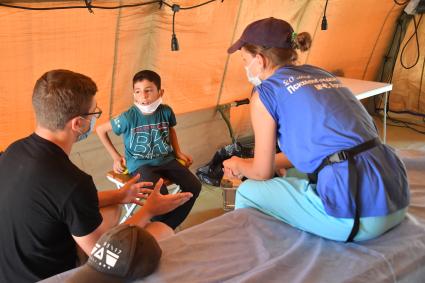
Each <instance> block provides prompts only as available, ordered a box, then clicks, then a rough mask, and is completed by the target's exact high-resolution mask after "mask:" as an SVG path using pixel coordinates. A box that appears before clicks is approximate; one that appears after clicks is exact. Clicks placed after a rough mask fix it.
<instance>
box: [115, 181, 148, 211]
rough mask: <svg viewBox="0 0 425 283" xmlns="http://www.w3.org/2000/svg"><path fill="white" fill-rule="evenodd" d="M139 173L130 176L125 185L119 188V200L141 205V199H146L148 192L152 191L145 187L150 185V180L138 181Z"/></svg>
mask: <svg viewBox="0 0 425 283" xmlns="http://www.w3.org/2000/svg"><path fill="white" fill-rule="evenodd" d="M139 178H140V174H137V175H136V176H134V177H133V178H131V179H130V180H129V181H128V182H127V183H125V185H124V186H123V187H122V188H121V189H120V190H119V191H120V193H121V194H122V199H121V202H120V203H122V204H125V203H135V204H137V205H143V202H142V201H141V199H146V198H147V197H148V196H149V194H150V193H151V192H152V189H147V188H146V187H152V186H153V183H152V182H139V183H136V182H137V180H139Z"/></svg>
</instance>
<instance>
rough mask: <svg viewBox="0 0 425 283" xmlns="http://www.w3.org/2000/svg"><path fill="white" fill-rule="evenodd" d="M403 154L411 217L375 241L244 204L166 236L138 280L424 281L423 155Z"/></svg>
mask: <svg viewBox="0 0 425 283" xmlns="http://www.w3.org/2000/svg"><path fill="white" fill-rule="evenodd" d="M399 154H400V155H401V156H402V158H403V160H404V162H405V164H406V167H407V169H408V174H409V182H410V188H411V197H412V199H411V205H410V207H409V214H408V217H407V219H406V220H405V221H404V222H403V223H402V224H401V225H399V226H398V227H396V228H395V229H393V230H391V231H389V232H387V233H386V234H384V235H383V236H381V237H379V238H378V239H374V240H371V241H366V242H362V243H349V244H346V243H338V242H333V241H329V240H325V239H322V238H319V237H316V236H314V235H311V234H309V233H306V232H302V231H300V230H297V229H295V228H292V227H291V226H289V225H287V224H285V223H282V222H280V221H278V220H276V219H274V218H272V217H269V216H267V215H264V214H262V213H260V212H258V211H256V210H253V209H240V210H237V211H233V212H229V213H226V214H225V215H223V216H221V217H218V218H215V219H212V220H209V221H207V222H205V223H203V224H201V225H198V226H195V227H192V228H190V229H187V230H184V231H182V232H180V233H177V234H176V235H175V236H173V237H171V238H168V239H166V240H163V241H161V242H160V245H161V247H162V250H163V256H162V259H161V263H160V266H159V268H158V270H157V271H156V272H155V273H154V274H152V275H151V276H149V277H147V278H145V279H143V280H139V281H137V282H191V283H194V282H326V283H330V282H425V152H419V151H416V152H412V151H406V152H399ZM74 271H75V270H71V271H69V272H66V273H63V274H60V275H57V276H55V277H52V278H50V279H48V280H45V281H44V282H61V281H63V279H64V278H65V277H67V276H68V275H69V274H70V273H72V272H74Z"/></svg>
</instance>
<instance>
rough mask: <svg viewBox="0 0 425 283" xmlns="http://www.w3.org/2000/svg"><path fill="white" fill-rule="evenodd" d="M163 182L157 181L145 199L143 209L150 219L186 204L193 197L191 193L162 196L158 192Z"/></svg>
mask: <svg viewBox="0 0 425 283" xmlns="http://www.w3.org/2000/svg"><path fill="white" fill-rule="evenodd" d="M163 182H164V181H163V180H162V179H159V180H158V182H157V183H156V184H155V188H154V189H153V191H151V193H150V195H149V196H148V197H147V199H146V201H145V203H144V204H143V208H144V210H145V211H146V213H147V214H148V215H149V217H150V218H152V217H154V216H156V215H162V214H165V213H167V212H170V211H172V210H174V209H175V208H177V207H179V206H180V205H182V204H184V203H185V202H187V201H188V200H189V199H190V198H191V197H192V196H193V195H192V193H188V192H185V193H177V194H172V195H162V194H161V192H160V189H161V186H162V183H163Z"/></svg>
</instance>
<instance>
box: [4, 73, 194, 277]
mask: <svg viewBox="0 0 425 283" xmlns="http://www.w3.org/2000/svg"><path fill="white" fill-rule="evenodd" d="M96 92H97V87H96V84H95V83H94V82H93V81H92V80H91V79H90V78H89V77H87V76H84V75H82V74H78V73H74V72H71V71H66V70H53V71H50V72H47V73H45V74H44V75H43V76H42V77H41V78H40V79H39V80H38V81H37V83H36V85H35V87H34V92H33V97H32V103H33V107H34V110H35V115H36V119H37V126H36V130H35V132H34V133H33V134H32V135H30V136H28V137H26V138H24V139H21V140H18V141H16V142H14V143H13V144H11V145H10V146H9V147H8V148H7V149H6V151H5V152H4V153H3V154H2V155H1V156H0V182H1V188H0V282H34V281H38V280H40V279H44V278H47V277H50V276H52V275H54V274H58V273H61V272H63V271H66V270H68V269H71V268H74V267H75V266H76V261H77V246H79V247H80V248H81V249H82V250H83V251H84V252H85V253H86V254H87V255H89V254H90V252H91V250H92V249H93V247H94V244H95V243H96V241H97V240H98V239H99V238H100V236H101V235H102V234H103V233H104V232H106V231H107V230H108V229H109V228H111V225H112V224H110V223H113V221H108V219H106V218H103V217H102V214H101V211H100V208H101V209H103V208H104V209H105V210H110V211H111V210H112V211H113V210H115V208H116V207H117V205H118V204H123V203H138V204H140V201H139V200H138V198H146V201H145V203H144V205H143V207H142V208H141V209H140V210H139V211H138V212H137V213H136V214H134V215H133V217H131V218H129V219H128V220H127V221H126V223H128V224H135V225H138V226H141V227H145V229H146V230H147V231H149V232H150V233H151V234H152V235H153V236H154V237H156V238H160V237H163V236H166V235H169V234H171V233H172V231H171V229H170V228H168V227H167V226H166V225H165V224H162V223H159V222H153V223H151V222H150V219H151V218H152V217H153V216H155V215H161V214H164V213H167V212H169V211H171V210H173V209H175V208H176V207H178V206H179V205H181V204H183V203H185V202H186V201H187V200H189V199H190V197H191V194H190V193H180V194H176V195H166V196H165V195H161V194H160V193H159V189H160V187H161V185H162V180H160V181H159V182H158V183H157V184H156V185H155V189H154V190H149V189H145V188H144V187H145V186H150V185H152V184H151V183H148V182H141V183H136V180H138V178H139V176H135V178H133V179H132V180H131V181H129V182H128V183H127V184H126V185H125V186H124V187H123V188H122V189H120V190H111V191H102V192H97V190H96V187H95V185H94V183H93V180H92V177H91V176H90V175H88V174H86V173H84V172H83V171H81V170H80V169H79V168H78V167H77V166H75V165H74V164H73V163H72V162H71V161H70V160H69V157H68V156H69V154H70V152H71V149H72V145H73V144H74V143H75V142H76V141H79V140H81V139H83V138H85V137H87V136H88V134H89V133H90V132H91V131H92V129H93V126H94V124H95V121H96V118H98V117H99V116H100V114H101V113H102V112H101V110H100V109H99V108H98V107H97V104H96V100H95V97H94V96H95V94H96ZM76 244H77V245H76Z"/></svg>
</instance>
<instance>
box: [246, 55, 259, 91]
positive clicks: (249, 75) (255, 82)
mask: <svg viewBox="0 0 425 283" xmlns="http://www.w3.org/2000/svg"><path fill="white" fill-rule="evenodd" d="M255 59H256V57H255V58H254V59H252V60H251V63H249V65H248V66H245V71H246V76H247V78H248V81H249V82H250V83H252V84H253V85H254V86H259V85H260V84H261V79H260V74H258V75H257V76H254V75H252V73H251V70H250V69H249V68H250V67H251V65H252V63H253V62H254V60H255Z"/></svg>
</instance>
